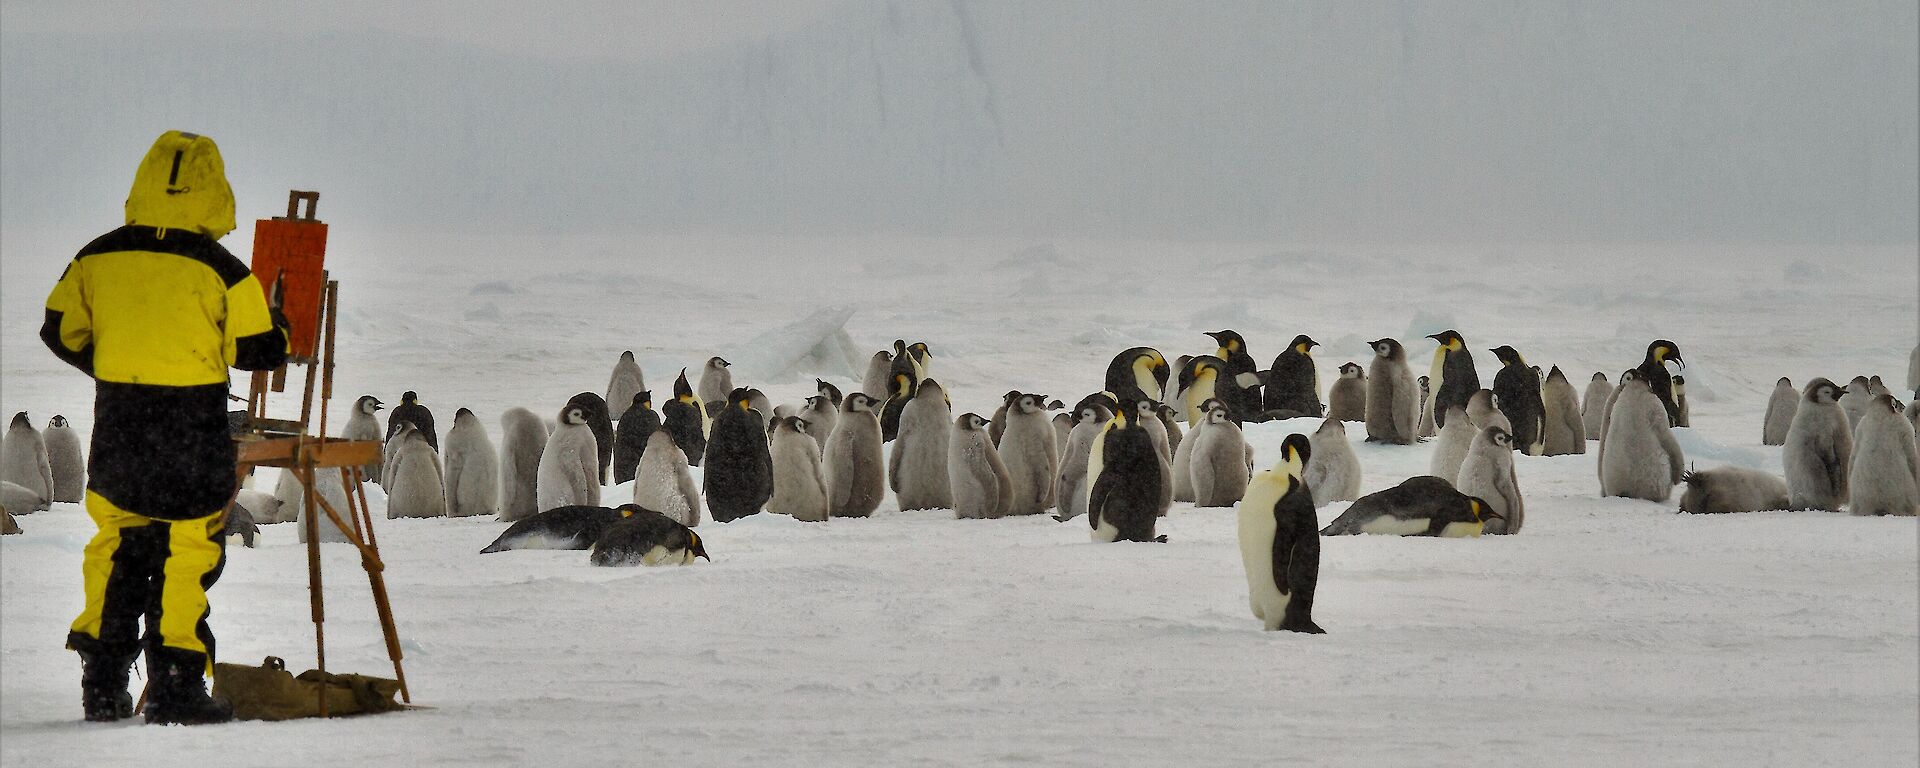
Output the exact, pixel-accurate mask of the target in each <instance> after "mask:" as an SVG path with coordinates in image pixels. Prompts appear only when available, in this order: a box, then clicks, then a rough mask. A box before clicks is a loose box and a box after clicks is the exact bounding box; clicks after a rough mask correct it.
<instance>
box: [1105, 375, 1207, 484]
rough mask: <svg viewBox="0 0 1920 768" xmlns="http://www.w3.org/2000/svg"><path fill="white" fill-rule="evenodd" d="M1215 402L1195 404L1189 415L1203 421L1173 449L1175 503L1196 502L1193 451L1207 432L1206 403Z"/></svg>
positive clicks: (1170, 465) (1169, 463) (1170, 464)
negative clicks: (1193, 415) (1198, 417)
mask: <svg viewBox="0 0 1920 768" xmlns="http://www.w3.org/2000/svg"><path fill="white" fill-rule="evenodd" d="M1215 402H1219V398H1213V397H1209V398H1207V399H1206V401H1205V403H1198V404H1195V405H1194V406H1193V407H1192V408H1191V409H1189V411H1188V412H1189V413H1192V414H1195V415H1198V416H1200V418H1201V421H1200V423H1198V424H1195V425H1193V428H1192V429H1190V430H1187V436H1186V437H1185V438H1184V439H1182V440H1181V441H1180V446H1179V447H1178V448H1175V449H1173V461H1171V462H1168V468H1169V469H1170V470H1171V471H1172V473H1173V483H1172V484H1173V500H1174V501H1185V502H1191V501H1193V500H1194V495H1193V490H1194V489H1193V451H1194V449H1195V448H1197V447H1199V445H1200V436H1201V435H1203V434H1205V433H1206V431H1207V421H1206V418H1207V409H1206V408H1205V407H1204V406H1205V404H1206V403H1215ZM1228 420H1229V421H1231V420H1232V419H1231V418H1229V419H1228ZM1097 444H1098V443H1096V445H1097Z"/></svg>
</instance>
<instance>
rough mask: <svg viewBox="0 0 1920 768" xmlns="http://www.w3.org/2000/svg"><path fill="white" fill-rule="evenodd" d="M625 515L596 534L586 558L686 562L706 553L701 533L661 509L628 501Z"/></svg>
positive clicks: (612, 563)
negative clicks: (644, 506) (653, 508)
mask: <svg viewBox="0 0 1920 768" xmlns="http://www.w3.org/2000/svg"><path fill="white" fill-rule="evenodd" d="M621 509H622V510H623V511H628V510H630V511H628V513H627V514H626V516H625V517H623V518H621V519H620V520H618V521H616V522H614V523H613V524H611V525H608V526H607V528H606V530H605V531H604V532H603V533H601V534H600V535H599V536H598V537H596V538H595V540H594V542H593V553H592V554H590V555H588V556H587V562H588V563H591V564H593V565H597V566H603V567H616V566H633V565H685V564H687V563H691V562H693V559H694V558H696V557H702V558H706V559H708V560H712V559H713V558H711V557H707V547H706V543H705V542H703V541H701V540H700V534H698V533H694V532H693V529H691V528H688V527H687V526H685V525H682V524H680V521H678V520H675V519H673V518H671V517H668V516H667V515H665V514H664V513H661V512H656V511H654V510H651V509H645V508H642V507H640V506H638V505H634V504H628V505H626V506H624V507H621Z"/></svg>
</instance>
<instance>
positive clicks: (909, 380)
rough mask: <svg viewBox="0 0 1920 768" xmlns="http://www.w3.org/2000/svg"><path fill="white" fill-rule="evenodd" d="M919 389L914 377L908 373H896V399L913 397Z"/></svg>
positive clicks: (894, 392) (894, 389)
mask: <svg viewBox="0 0 1920 768" xmlns="http://www.w3.org/2000/svg"><path fill="white" fill-rule="evenodd" d="M917 388H918V384H917V383H915V382H914V380H913V376H912V375H910V374H906V373H896V374H894V375H893V396H894V397H901V398H905V397H912V396H913V393H914V390H915V389H917Z"/></svg>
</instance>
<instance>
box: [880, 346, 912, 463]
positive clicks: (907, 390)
mask: <svg viewBox="0 0 1920 768" xmlns="http://www.w3.org/2000/svg"><path fill="white" fill-rule="evenodd" d="M900 360H901V358H899V357H895V358H894V366H893V373H892V374H890V375H889V376H888V392H887V404H886V405H885V406H884V407H882V408H881V409H880V441H881V442H892V441H893V439H894V438H896V437H899V436H900V411H901V410H903V409H905V408H906V407H907V401H909V400H912V399H913V396H914V393H916V392H919V391H920V379H918V378H916V377H915V376H914V375H913V370H912V365H913V364H912V363H911V362H909V363H908V364H907V365H908V370H906V371H901V370H900V362H899V361H900Z"/></svg>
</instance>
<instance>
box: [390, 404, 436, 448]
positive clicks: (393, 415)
mask: <svg viewBox="0 0 1920 768" xmlns="http://www.w3.org/2000/svg"><path fill="white" fill-rule="evenodd" d="M402 422H406V423H409V424H412V425H413V426H414V427H415V428H416V429H419V430H420V436H421V437H424V438H426V440H427V445H430V446H433V449H434V450H436V451H438V450H440V433H439V432H437V431H435V430H434V428H433V411H430V410H427V407H426V406H424V405H421V404H420V395H419V394H418V393H415V392H414V391H413V390H407V392H406V393H405V394H402V395H400V404H399V405H397V406H394V408H393V410H392V411H389V412H388V413H387V439H389V440H391V439H393V433H395V432H399V431H400V424H401V423H402Z"/></svg>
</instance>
